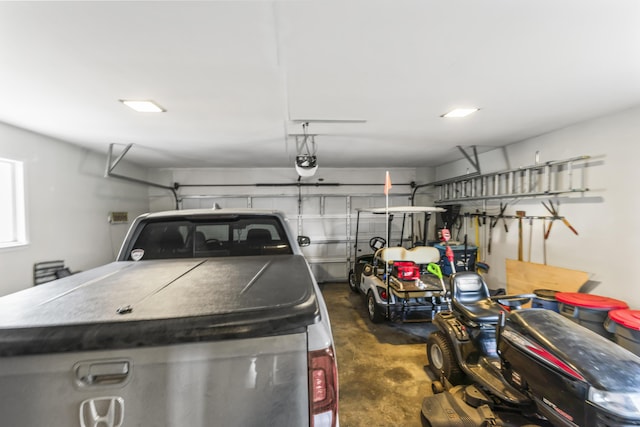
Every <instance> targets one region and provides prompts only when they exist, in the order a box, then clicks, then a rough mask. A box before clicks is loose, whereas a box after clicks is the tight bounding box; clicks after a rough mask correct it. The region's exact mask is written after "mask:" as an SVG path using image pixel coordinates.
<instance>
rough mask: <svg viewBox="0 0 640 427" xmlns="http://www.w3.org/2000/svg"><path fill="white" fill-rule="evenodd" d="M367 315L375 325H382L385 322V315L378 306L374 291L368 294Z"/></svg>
mask: <svg viewBox="0 0 640 427" xmlns="http://www.w3.org/2000/svg"><path fill="white" fill-rule="evenodd" d="M367 313H368V314H369V320H371V321H372V322H373V323H380V322H382V321H383V320H384V313H382V311H381V310H380V307H378V304H376V298H375V297H374V296H373V292H372V291H369V293H368V294H367Z"/></svg>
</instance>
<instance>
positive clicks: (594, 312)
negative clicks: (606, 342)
mask: <svg viewBox="0 0 640 427" xmlns="http://www.w3.org/2000/svg"><path fill="white" fill-rule="evenodd" d="M556 299H557V300H558V309H559V311H560V314H562V315H563V316H565V317H568V318H569V319H571V320H573V321H574V322H575V323H578V324H580V325H582V326H584V327H586V328H588V329H591V330H592V331H593V332H595V333H597V334H599V335H602V336H603V337H606V338H609V339H613V334H612V333H611V332H609V331H607V330H606V329H605V327H604V322H605V320H606V319H607V314H608V313H609V312H610V311H611V310H617V309H624V308H629V306H628V305H627V303H626V302H624V301H620V300H617V299H613V298H607V297H603V296H600V295H593V294H580V293H576V292H558V293H557V294H556Z"/></svg>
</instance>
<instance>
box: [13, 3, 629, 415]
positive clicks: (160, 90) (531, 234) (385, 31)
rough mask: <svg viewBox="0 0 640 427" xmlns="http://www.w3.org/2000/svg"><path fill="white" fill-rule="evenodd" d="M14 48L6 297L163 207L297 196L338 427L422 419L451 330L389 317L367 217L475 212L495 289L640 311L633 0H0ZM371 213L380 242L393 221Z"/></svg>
mask: <svg viewBox="0 0 640 427" xmlns="http://www.w3.org/2000/svg"><path fill="white" fill-rule="evenodd" d="M0 58H2V60H1V63H2V65H0V176H1V177H2V178H1V182H0V197H1V198H2V199H3V202H2V205H3V207H2V208H0V209H1V210H0V219H1V220H2V221H0V222H2V223H3V225H2V229H0V272H2V275H3V280H2V282H1V283H0V295H8V294H11V293H13V292H17V291H20V290H23V289H27V288H29V287H32V286H33V285H34V265H36V264H38V263H41V262H49V261H54V260H57V261H62V262H63V267H64V268H66V269H68V271H69V272H70V273H73V272H76V271H83V270H88V269H91V268H94V267H97V266H100V265H103V264H106V263H108V262H111V261H112V260H113V259H114V257H115V256H116V254H117V252H118V250H119V247H120V244H121V242H122V240H123V238H124V236H125V233H126V231H127V229H128V227H129V225H130V224H131V221H132V220H133V219H134V218H135V217H136V216H138V215H140V214H142V213H145V212H159V211H164V210H171V209H175V208H179V209H191V208H211V207H213V206H214V205H218V206H221V207H223V208H257V209H277V210H281V211H283V212H285V214H286V215H287V217H288V219H289V223H290V227H291V228H292V229H293V230H294V232H295V233H297V234H300V235H307V236H309V237H310V239H311V242H312V243H311V245H310V246H308V247H305V248H303V251H304V253H305V255H306V257H307V259H308V261H309V263H310V266H311V268H312V271H313V273H314V275H315V277H316V280H317V281H318V282H319V283H320V284H321V287H322V289H323V293H324V294H325V296H326V299H327V305H328V308H329V312H330V316H331V321H332V324H333V329H334V334H335V335H336V351H337V355H338V363H339V370H340V378H341V396H340V397H341V409H340V421H341V425H342V426H343V427H344V426H360V425H380V426H389V425H402V426H411V425H420V402H421V400H422V398H423V397H424V396H426V395H428V394H429V393H431V388H430V382H431V378H430V376H429V374H428V372H427V369H425V365H426V364H427V358H426V354H425V343H426V339H427V336H428V335H429V333H430V332H431V331H433V330H434V327H433V325H432V324H431V323H429V322H427V323H401V322H384V323H382V324H372V323H371V322H370V321H369V319H368V318H367V312H366V307H365V302H364V298H363V297H362V296H361V295H357V294H355V293H353V292H351V291H350V290H349V287H348V285H347V279H348V275H349V271H350V270H351V269H352V268H353V264H354V262H355V260H356V256H357V255H359V254H355V253H354V251H353V246H354V243H355V237H356V226H357V212H358V210H362V209H365V210H366V209H368V208H379V207H385V205H388V206H405V205H414V206H443V207H445V206H446V207H448V209H449V210H459V219H458V220H457V221H456V222H455V223H454V224H449V226H450V227H451V232H452V240H454V241H457V242H462V241H463V240H464V239H465V236H467V241H468V243H469V245H472V246H475V247H476V248H477V261H479V262H482V263H484V264H486V265H488V266H489V268H488V270H487V271H483V276H484V278H485V280H486V282H487V283H488V285H489V287H490V288H491V289H492V290H498V289H505V290H506V292H507V293H515V292H521V291H526V292H531V291H532V290H533V289H539V288H552V289H559V290H563V291H569V292H578V291H579V290H581V291H583V292H589V293H593V294H598V295H601V296H605V297H609V298H615V299H619V300H624V301H626V302H627V304H628V306H629V307H630V308H632V309H638V308H640V292H638V284H637V283H636V280H635V279H634V278H633V277H632V276H631V274H630V272H631V271H632V268H631V267H632V266H633V264H634V262H633V259H634V258H635V253H636V251H637V250H636V246H637V245H636V242H635V238H634V236H638V235H640V225H639V224H640V222H639V221H638V220H637V219H636V217H635V214H636V213H637V212H639V211H640V199H639V198H638V197H637V196H634V194H635V188H634V186H635V185H636V182H637V181H638V180H640V171H639V170H638V168H637V162H636V160H637V159H638V155H640V148H639V145H638V140H639V139H640V3H638V2H637V1H635V0H618V1H616V2H610V1H609V2H607V1H605V0H586V1H577V0H570V1H565V2H561V3H558V2H552V1H549V0H542V1H537V2H527V3H523V2H518V3H514V2H509V1H504V0H487V1H483V2H478V1H472V0H458V1H450V2H436V1H417V0H415V1H414V0H399V1H388V0H384V1H383V0H370V1H354V0H346V1H328V2H314V1H266V0H265V1H251V0H249V1H203V2H182V1H180V2H178V1H162V2H156V1H145V2H109V1H105V2H57V1H47V2H0ZM137 100H152V101H154V102H155V103H156V105H157V106H159V109H160V111H159V112H155V113H154V112H137V111H133V110H132V109H130V108H129V107H128V106H127V105H126V104H125V102H124V101H137ZM456 108H463V109H472V110H476V111H475V112H473V113H472V114H470V115H468V116H466V117H444V116H445V114H446V113H448V112H450V111H452V110H454V109H456ZM310 158H313V160H314V161H316V162H317V169H316V168H313V167H308V164H303V161H304V160H309V159H310ZM387 173H388V174H389V176H390V179H391V188H390V189H389V190H388V192H387V193H388V194H387V195H385V179H386V174H387ZM625 183H626V184H625ZM480 185H483V187H482V188H483V189H482V190H481V189H479V188H480V187H479V186H480ZM545 205H546V206H545ZM548 207H553V209H555V213H553V212H551V211H550V210H549V209H548ZM438 221H439V219H438V218H436V216H435V215H434V216H433V217H432V218H431V221H430V222H429V223H428V224H425V223H423V222H418V221H417V220H415V219H414V220H413V221H412V222H411V224H410V225H408V226H406V227H401V226H400V225H399V224H398V223H395V224H394V225H393V227H392V229H391V233H390V236H391V242H394V243H395V242H397V241H398V239H399V238H402V239H404V241H405V242H415V241H418V240H423V239H422V236H423V235H424V233H426V235H427V240H428V241H430V242H437V241H438ZM440 221H441V220H440ZM552 221H553V222H552ZM440 225H442V223H440ZM359 227H360V228H359V230H358V232H359V234H360V237H359V239H362V240H361V242H364V243H363V244H364V248H365V249H363V250H364V251H365V252H366V251H367V250H368V247H367V245H366V242H367V241H368V240H369V239H370V238H372V237H375V236H385V235H386V229H385V224H384V222H380V221H376V220H375V218H374V216H373V215H367V214H364V215H363V216H362V218H360V224H359ZM489 247H490V249H489ZM529 268H530V270H529ZM533 270H535V271H536V272H539V271H543V276H535V279H532V278H531V277H532V276H529V275H528V274H533V273H531V271H533ZM523 272H526V273H523ZM522 276H525V277H524V278H523V277H522ZM523 280H524V282H525V283H524V284H522V281H523ZM547 280H548V281H547ZM554 286H555V288H554ZM356 339H362V342H360V343H359V345H355V346H354V345H353V340H356ZM374 349H375V350H374ZM393 398H399V399H397V400H394V399H393ZM367 416H370V417H371V418H367Z"/></svg>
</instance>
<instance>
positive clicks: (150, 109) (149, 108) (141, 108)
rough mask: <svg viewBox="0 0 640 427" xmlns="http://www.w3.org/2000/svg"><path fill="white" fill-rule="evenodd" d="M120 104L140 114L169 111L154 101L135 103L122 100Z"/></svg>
mask: <svg viewBox="0 0 640 427" xmlns="http://www.w3.org/2000/svg"><path fill="white" fill-rule="evenodd" d="M120 102H122V103H123V104H124V105H126V106H127V107H129V108H131V109H132V110H135V111H137V112H139V113H164V112H165V111H167V110H165V109H164V108H162V107H160V106H159V105H158V104H156V103H155V102H153V101H134V100H128V99H121V100H120Z"/></svg>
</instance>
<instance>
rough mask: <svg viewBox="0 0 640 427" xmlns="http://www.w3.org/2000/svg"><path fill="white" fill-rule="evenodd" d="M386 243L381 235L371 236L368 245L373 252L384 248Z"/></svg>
mask: <svg viewBox="0 0 640 427" xmlns="http://www.w3.org/2000/svg"><path fill="white" fill-rule="evenodd" d="M386 245H387V241H386V240H385V239H383V238H382V237H378V236H376V237H372V238H371V240H369V247H370V248H371V249H373V251H374V252H375V251H377V250H378V249H380V248H384V247H385V246H386Z"/></svg>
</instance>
